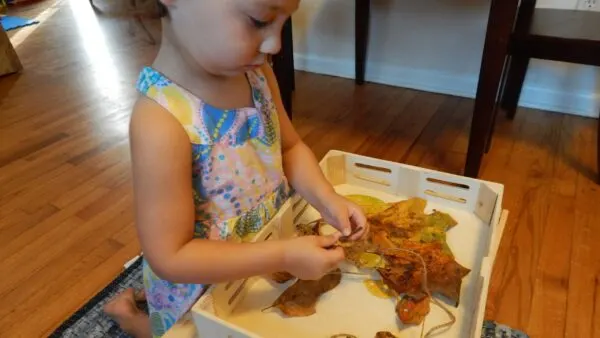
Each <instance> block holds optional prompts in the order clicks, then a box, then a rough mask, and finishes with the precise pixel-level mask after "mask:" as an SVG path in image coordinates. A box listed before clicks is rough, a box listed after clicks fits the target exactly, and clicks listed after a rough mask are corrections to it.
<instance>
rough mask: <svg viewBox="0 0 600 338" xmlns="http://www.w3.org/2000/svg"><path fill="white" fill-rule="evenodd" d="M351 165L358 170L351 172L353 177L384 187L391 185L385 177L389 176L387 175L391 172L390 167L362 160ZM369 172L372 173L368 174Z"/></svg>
mask: <svg viewBox="0 0 600 338" xmlns="http://www.w3.org/2000/svg"><path fill="white" fill-rule="evenodd" d="M353 165H354V167H356V168H358V169H359V172H354V173H353V176H354V177H355V178H357V179H359V180H362V181H366V182H369V183H375V184H379V185H382V186H384V187H391V186H392V182H391V181H390V180H389V179H387V177H389V175H390V174H391V173H392V169H390V168H386V167H383V166H379V165H374V164H367V163H363V162H354V163H353ZM369 172H371V174H372V175H369V174H370V173H369ZM382 174H383V177H382Z"/></svg>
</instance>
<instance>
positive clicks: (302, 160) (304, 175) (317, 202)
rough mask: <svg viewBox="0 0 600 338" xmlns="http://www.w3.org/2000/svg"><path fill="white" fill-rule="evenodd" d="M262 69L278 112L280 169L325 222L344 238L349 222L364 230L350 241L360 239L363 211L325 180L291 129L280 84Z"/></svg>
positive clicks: (267, 67) (311, 155)
mask: <svg viewBox="0 0 600 338" xmlns="http://www.w3.org/2000/svg"><path fill="white" fill-rule="evenodd" d="M262 70H263V73H264V74H265V76H266V78H267V82H268V83H269V87H270V89H271V95H272V96H273V100H274V103H275V105H276V107H277V110H278V112H279V123H280V126H281V138H282V148H283V150H282V152H283V166H284V170H285V175H286V176H287V178H288V180H289V181H290V184H291V185H292V186H293V187H294V189H296V191H298V193H299V194H300V195H301V196H302V197H303V198H304V199H306V201H307V202H308V203H310V204H311V205H313V206H314V207H315V208H316V209H317V210H319V212H320V213H321V214H322V215H323V217H324V218H325V220H326V221H328V223H330V224H331V225H333V226H335V227H336V228H337V229H338V230H340V231H341V232H342V233H343V234H344V235H348V234H349V233H350V232H351V230H352V225H351V222H352V223H354V226H355V227H361V228H362V229H363V231H360V232H358V233H356V234H355V235H354V236H353V238H354V239H356V238H359V237H361V236H363V235H364V234H366V230H367V223H366V218H365V216H364V214H363V212H362V210H361V209H360V208H359V207H357V206H356V205H354V204H353V203H351V202H349V201H348V200H346V199H345V198H343V197H341V196H339V195H338V194H337V193H336V192H335V190H334V189H333V187H332V186H331V184H330V183H329V181H327V179H326V178H325V176H324V175H323V172H322V171H321V168H320V166H319V163H318V162H317V159H316V158H315V156H314V154H313V152H312V151H311V150H310V148H308V146H306V144H305V143H304V142H303V141H302V139H301V138H300V136H299V135H298V133H297V132H296V130H295V129H294V126H293V125H292V122H291V121H290V119H289V117H288V115H287V113H286V111H285V108H284V107H283V102H282V100H281V95H280V94H279V93H280V92H279V85H278V84H277V79H276V78H275V74H274V73H273V69H272V68H271V67H270V66H268V65H264V66H263V67H262Z"/></svg>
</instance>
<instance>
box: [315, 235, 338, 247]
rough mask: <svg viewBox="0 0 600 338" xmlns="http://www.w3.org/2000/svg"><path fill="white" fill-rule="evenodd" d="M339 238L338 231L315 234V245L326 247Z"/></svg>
mask: <svg viewBox="0 0 600 338" xmlns="http://www.w3.org/2000/svg"><path fill="white" fill-rule="evenodd" d="M339 239H340V233H339V232H337V233H334V234H331V235H327V236H317V237H316V241H317V245H318V246H320V247H321V248H327V247H330V246H333V245H334V244H335V243H336V242H337V241H338V240H339Z"/></svg>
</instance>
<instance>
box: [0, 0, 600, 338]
mask: <svg viewBox="0 0 600 338" xmlns="http://www.w3.org/2000/svg"><path fill="white" fill-rule="evenodd" d="M47 3H50V4H53V5H54V6H55V12H54V13H53V15H51V16H49V17H46V18H45V19H44V21H43V22H42V23H41V24H40V25H38V26H37V27H35V30H33V31H32V32H31V33H30V35H29V36H28V37H27V38H26V39H25V40H23V41H22V42H21V43H20V44H19V46H18V47H17V52H18V53H19V56H20V58H21V61H22V62H23V66H24V71H23V73H22V74H20V75H16V76H9V77H3V78H0V94H1V97H0V276H2V277H0V299H2V301H1V302H0V328H1V332H2V333H1V334H0V336H2V337H39V336H45V335H47V334H48V333H50V332H51V331H52V330H53V329H54V328H55V327H56V326H58V325H59V324H60V323H61V322H62V321H63V320H64V319H66V318H67V317H68V316H69V315H70V314H71V313H72V312H73V311H75V310H76V309H77V308H78V307H80V306H81V305H83V304H84V303H85V302H86V301H87V300H88V299H89V298H90V297H91V296H92V295H94V294H95V293H96V292H97V291H99V290H100V289H102V288H103V287H104V286H105V285H106V284H107V283H108V282H109V281H110V280H112V278H114V277H115V276H116V275H117V274H118V273H119V272H120V270H121V268H122V264H123V263H124V262H125V261H127V260H128V259H130V258H131V257H132V256H134V255H136V254H137V253H138V252H139V245H138V243H137V241H136V236H135V231H134V228H133V215H132V210H131V203H132V194H131V180H130V173H129V155H128V150H129V149H128V141H127V123H128V117H129V113H130V109H131V105H132V103H133V101H134V100H135V98H136V92H135V88H134V83H135V80H136V77H137V73H138V71H139V69H140V67H141V66H142V65H144V64H147V63H148V62H150V61H151V60H152V57H153V55H154V52H155V50H154V48H155V47H153V46H151V45H149V44H148V43H147V42H146V41H145V37H144V35H143V33H140V34H139V35H138V36H132V35H130V34H129V31H130V27H129V26H128V24H127V23H126V22H123V21H119V20H117V19H106V18H102V17H96V16H95V15H94V13H93V12H92V10H91V8H90V7H89V4H88V2H87V1H76V0H72V1H68V0H65V1H51V2H47ZM44 9H46V8H41V9H40V7H36V8H34V9H33V10H32V11H33V12H31V13H34V12H35V13H36V14H37V13H41V12H42V11H43V10H44ZM154 28H156V27H154ZM10 33H11V36H12V37H13V38H17V37H16V34H19V31H16V32H10ZM21 39H22V38H21ZM472 104H473V101H472V100H469V99H463V98H457V97H449V96H444V95H437V94H431V93H425V92H417V91H413V90H406V89H401V88H392V87H388V86H382V85H375V84H366V85H365V86H363V87H357V86H355V85H354V83H353V81H352V80H347V79H339V78H332V77H326V76H319V75H314V74H308V73H302V72H300V73H298V74H297V86H296V93H295V100H294V124H295V125H296V127H297V128H298V131H299V132H300V134H301V135H302V137H303V138H304V140H305V141H306V142H307V144H309V145H310V146H311V147H312V149H313V150H314V151H315V153H316V155H317V156H318V157H321V156H323V155H324V154H325V153H326V152H327V151H328V150H329V149H332V148H335V149H340V150H346V151H351V152H356V153H360V154H364V155H368V156H375V157H380V158H383V159H388V160H393V161H400V162H404V163H409V164H414V165H419V166H424V167H428V168H435V169H440V170H444V171H448V172H452V173H460V172H461V170H462V166H463V163H464V159H465V153H466V146H467V135H468V133H467V132H468V130H469V124H470V122H469V121H470V119H469V117H470V114H471V111H472ZM499 115H502V114H499ZM595 124H596V121H595V120H591V119H584V118H579V117H573V116H567V115H559V114H550V113H545V112H541V111H536V110H524V111H522V112H520V113H519V114H517V118H516V120H515V121H513V122H509V121H505V120H503V119H502V120H501V121H499V124H498V127H497V134H496V137H495V139H494V144H493V147H492V149H491V151H490V153H489V154H488V156H487V157H486V158H485V161H484V164H483V168H482V178H484V179H487V180H491V181H497V182H501V183H503V184H505V187H506V195H505V196H504V207H505V208H507V209H509V210H510V211H511V215H510V219H509V222H508V224H507V228H506V230H505V236H504V238H503V240H502V243H501V246H500V252H499V254H498V258H497V263H496V266H495V270H494V273H493V280H492V285H491V290H490V295H489V302H488V307H487V312H486V316H487V317H488V318H493V319H496V320H498V321H500V322H503V323H505V324H508V325H511V326H514V327H516V328H520V329H523V330H526V331H527V332H528V333H529V334H530V335H531V337H544V338H546V337H550V338H552V337H578V338H579V337H600V245H598V243H600V208H599V204H598V201H600V189H599V187H598V186H597V185H596V184H595V183H594V175H595V170H596V168H595V152H596V149H595V144H596V143H595V138H596V137H597V136H596V132H595V129H596V128H595Z"/></svg>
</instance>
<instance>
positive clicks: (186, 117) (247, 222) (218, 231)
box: [137, 67, 290, 337]
mask: <svg viewBox="0 0 600 338" xmlns="http://www.w3.org/2000/svg"><path fill="white" fill-rule="evenodd" d="M247 78H248V82H249V83H250V86H251V88H252V97H253V101H254V107H252V108H241V109H235V110H222V109H218V108H215V107H213V106H211V105H209V104H208V103H206V102H203V101H202V100H200V99H198V98H197V97H195V96H194V95H192V94H191V93H190V92H188V91H187V90H186V89H184V88H182V87H181V86H178V85H177V84H175V83H174V82H172V81H171V80H169V79H168V78H166V77H165V76H164V75H162V74H161V73H159V72H158V71H156V70H154V69H152V68H150V67H146V68H144V69H143V70H142V72H141V74H140V77H139V81H138V85H137V88H138V90H139V91H140V92H141V93H142V94H143V95H145V96H147V97H148V98H150V99H152V100H154V101H155V102H157V103H158V104H160V105H161V106H162V107H164V108H165V109H166V110H168V111H169V112H170V113H171V114H173V116H174V117H175V118H176V119H177V120H178V121H179V122H180V123H181V125H182V126H183V128H184V129H185V131H186V133H187V135H188V137H189V139H190V143H191V145H192V154H191V157H192V159H193V164H192V184H193V190H194V202H195V203H194V204H195V208H196V217H195V219H196V220H195V231H194V234H195V236H196V237H198V238H207V239H213V240H232V241H238V242H242V241H248V240H250V239H252V237H253V235H255V234H256V233H257V232H258V231H259V230H260V229H261V228H262V227H263V226H264V225H265V224H267V223H268V222H269V220H271V218H272V217H273V216H275V214H276V213H277V211H278V210H279V208H280V207H281V205H282V204H283V203H284V202H285V201H286V199H287V198H288V197H289V194H290V189H289V186H288V183H287V180H286V179H285V176H284V174H283V163H282V158H281V144H280V134H279V133H280V131H279V120H278V117H277V110H276V108H275V105H274V104H273V100H272V97H271V93H270V91H269V87H268V84H267V82H266V79H265V77H264V75H263V74H262V72H261V71H259V70H257V71H252V72H248V73H247ZM144 285H145V288H146V297H147V300H148V308H149V312H150V321H151V324H152V332H153V335H154V336H155V337H160V336H162V335H163V334H164V333H165V332H166V331H167V330H168V329H169V328H170V327H171V326H172V325H173V324H174V323H175V322H177V320H178V319H179V318H180V317H181V316H182V315H183V314H184V313H185V312H187V311H188V310H189V309H190V308H191V306H192V305H193V304H194V302H195V301H196V300H197V299H198V297H200V295H201V294H202V292H203V291H204V290H205V285H198V284H176V283H171V282H169V281H166V280H162V279H160V278H159V277H158V276H156V274H154V272H153V271H152V268H151V267H150V266H149V265H148V263H147V262H145V263H144Z"/></svg>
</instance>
